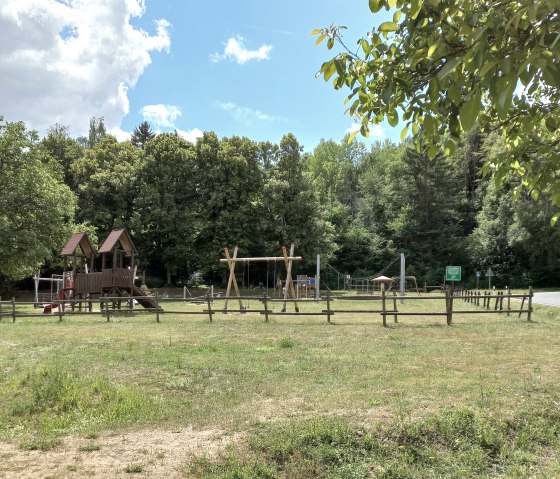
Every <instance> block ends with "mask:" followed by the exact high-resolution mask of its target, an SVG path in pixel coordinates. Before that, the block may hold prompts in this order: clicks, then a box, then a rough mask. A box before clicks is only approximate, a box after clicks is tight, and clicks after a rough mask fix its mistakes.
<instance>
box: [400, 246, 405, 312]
mask: <svg viewBox="0 0 560 479" xmlns="http://www.w3.org/2000/svg"><path fill="white" fill-rule="evenodd" d="M405 269H406V268H405V259H404V253H401V285H400V286H401V287H400V294H401V304H404V282H405Z"/></svg>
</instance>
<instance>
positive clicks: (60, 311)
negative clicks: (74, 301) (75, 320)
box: [58, 295, 64, 323]
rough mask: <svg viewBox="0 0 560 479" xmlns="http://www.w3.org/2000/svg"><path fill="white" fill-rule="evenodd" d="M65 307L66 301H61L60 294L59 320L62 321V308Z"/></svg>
mask: <svg viewBox="0 0 560 479" xmlns="http://www.w3.org/2000/svg"><path fill="white" fill-rule="evenodd" d="M63 307H64V301H62V303H61V302H60V295H58V322H59V323H62V308H63Z"/></svg>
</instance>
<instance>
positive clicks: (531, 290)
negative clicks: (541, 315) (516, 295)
mask: <svg viewBox="0 0 560 479" xmlns="http://www.w3.org/2000/svg"><path fill="white" fill-rule="evenodd" d="M532 312H533V287H532V286H529V303H528V308H527V321H531V313H532Z"/></svg>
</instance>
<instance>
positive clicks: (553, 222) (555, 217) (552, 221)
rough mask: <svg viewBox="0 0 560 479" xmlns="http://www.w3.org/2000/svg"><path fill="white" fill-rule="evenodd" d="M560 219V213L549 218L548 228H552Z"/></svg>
mask: <svg viewBox="0 0 560 479" xmlns="http://www.w3.org/2000/svg"><path fill="white" fill-rule="evenodd" d="M559 219H560V213H556V214H555V215H554V216H553V217H552V218H550V226H554V225H555V224H556V223H557V222H558V220H559Z"/></svg>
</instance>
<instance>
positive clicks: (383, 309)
mask: <svg viewBox="0 0 560 479" xmlns="http://www.w3.org/2000/svg"><path fill="white" fill-rule="evenodd" d="M381 315H382V316H383V326H387V311H386V308H385V289H382V290H381Z"/></svg>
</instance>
